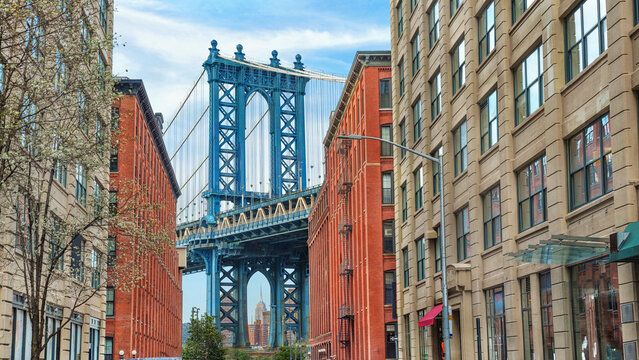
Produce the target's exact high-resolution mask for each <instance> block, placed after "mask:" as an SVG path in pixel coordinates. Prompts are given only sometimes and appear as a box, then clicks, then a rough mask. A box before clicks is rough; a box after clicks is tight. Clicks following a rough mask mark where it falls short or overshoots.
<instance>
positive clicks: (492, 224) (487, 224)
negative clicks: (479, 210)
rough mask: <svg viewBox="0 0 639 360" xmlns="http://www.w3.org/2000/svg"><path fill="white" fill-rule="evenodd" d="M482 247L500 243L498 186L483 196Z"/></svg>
mask: <svg viewBox="0 0 639 360" xmlns="http://www.w3.org/2000/svg"><path fill="white" fill-rule="evenodd" d="M483 202H484V247H485V248H486V249H488V248H489V247H492V246H494V245H497V244H499V243H500V242H501V201H500V191H499V185H497V186H495V187H494V188H492V189H490V190H489V191H488V193H486V194H485V195H484V198H483Z"/></svg>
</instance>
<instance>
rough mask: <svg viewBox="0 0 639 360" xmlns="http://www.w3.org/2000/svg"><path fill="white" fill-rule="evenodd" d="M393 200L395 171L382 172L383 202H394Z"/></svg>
mask: <svg viewBox="0 0 639 360" xmlns="http://www.w3.org/2000/svg"><path fill="white" fill-rule="evenodd" d="M393 202H394V201H393V172H392V171H387V172H383V173H382V204H392V203H393Z"/></svg>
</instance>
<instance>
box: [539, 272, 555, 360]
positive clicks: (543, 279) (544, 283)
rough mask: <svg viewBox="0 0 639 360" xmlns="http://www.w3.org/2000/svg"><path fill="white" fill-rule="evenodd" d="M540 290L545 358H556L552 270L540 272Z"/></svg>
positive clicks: (548, 359)
mask: <svg viewBox="0 0 639 360" xmlns="http://www.w3.org/2000/svg"><path fill="white" fill-rule="evenodd" d="M539 291H540V293H541V329H542V335H543V339H544V348H543V353H544V360H554V359H555V339H554V338H555V331H554V329H553V320H552V283H551V282H550V271H546V272H543V273H541V274H539Z"/></svg>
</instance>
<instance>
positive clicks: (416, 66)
mask: <svg viewBox="0 0 639 360" xmlns="http://www.w3.org/2000/svg"><path fill="white" fill-rule="evenodd" d="M410 47H411V49H412V54H413V61H412V67H413V75H415V74H417V71H418V70H419V33H417V34H415V36H413V40H411V41H410Z"/></svg>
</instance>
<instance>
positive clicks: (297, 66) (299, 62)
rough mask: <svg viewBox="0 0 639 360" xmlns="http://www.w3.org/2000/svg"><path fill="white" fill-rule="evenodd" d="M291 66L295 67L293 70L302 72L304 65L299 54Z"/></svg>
mask: <svg viewBox="0 0 639 360" xmlns="http://www.w3.org/2000/svg"><path fill="white" fill-rule="evenodd" d="M293 65H294V66H295V69H297V70H304V63H303V62H302V55H300V54H297V55H295V62H294V63H293Z"/></svg>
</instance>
